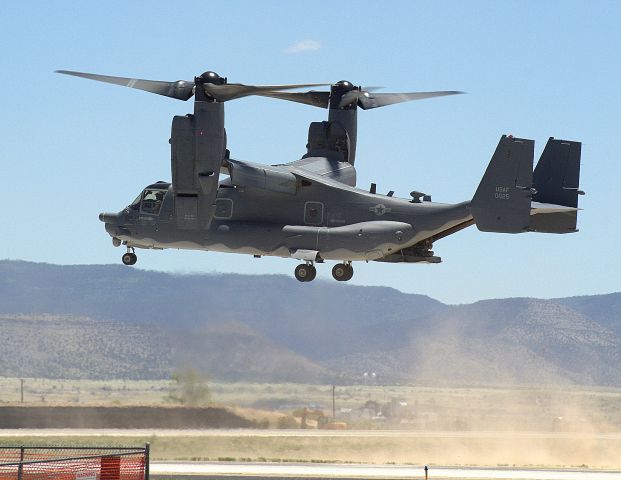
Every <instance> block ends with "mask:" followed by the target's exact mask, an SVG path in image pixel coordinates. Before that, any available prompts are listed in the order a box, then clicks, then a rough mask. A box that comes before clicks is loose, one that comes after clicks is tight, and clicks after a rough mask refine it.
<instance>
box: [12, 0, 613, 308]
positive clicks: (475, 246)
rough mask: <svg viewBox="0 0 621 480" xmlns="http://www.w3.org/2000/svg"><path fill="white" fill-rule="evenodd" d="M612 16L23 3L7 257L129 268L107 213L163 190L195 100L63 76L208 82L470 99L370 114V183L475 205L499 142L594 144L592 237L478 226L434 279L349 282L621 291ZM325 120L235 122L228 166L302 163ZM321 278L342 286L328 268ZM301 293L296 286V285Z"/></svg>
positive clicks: (455, 5) (413, 288)
mask: <svg viewBox="0 0 621 480" xmlns="http://www.w3.org/2000/svg"><path fill="white" fill-rule="evenodd" d="M620 24H621V4H620V3H619V2H615V1H610V2H605V1H599V2H571V1H567V2H553V1H530V2H525V1H520V2H496V1H489V2H484V1H474V2H414V1H403V2H377V3H375V2H364V1H363V2H353V3H351V2H350V3H338V2H326V1H316V2H312V3H307V2H275V1H274V2H260V3H259V2H250V1H247V2H244V1H227V2H206V1H203V2H194V1H185V2H182V3H177V4H175V3H171V2H154V1H151V2H139V1H136V2H120V1H119V2H114V1H112V2H64V1H56V2H43V1H34V2H27V3H23V2H10V3H7V4H6V5H3V12H2V15H1V17H0V48H1V49H2V59H3V63H4V65H3V68H2V69H1V71H0V80H1V84H2V86H3V88H2V91H1V93H0V95H1V100H2V110H3V114H2V115H1V116H0V127H1V128H2V132H3V135H2V138H3V142H2V144H1V146H0V166H1V170H0V171H1V173H2V178H3V179H4V182H3V199H4V201H3V204H4V208H3V209H2V214H1V217H0V218H1V219H2V235H1V236H0V258H11V259H24V260H31V261H38V262H51V263H59V264H82V263H119V262H120V256H121V254H122V250H121V249H115V248H113V247H112V245H111V241H110V238H109V236H108V235H107V234H106V233H105V231H104V230H103V224H101V223H100V222H99V221H98V219H97V215H98V213H99V212H101V211H118V210H120V209H121V208H122V207H123V206H125V205H126V204H128V203H129V202H130V201H131V200H133V198H134V197H135V196H136V195H137V194H138V193H139V191H140V190H141V189H142V188H143V187H144V186H145V185H147V184H149V183H151V182H153V181H156V180H169V179H170V158H169V145H168V138H169V134H170V121H171V118H172V116H173V115H176V114H185V113H187V112H190V111H191V108H192V105H191V104H190V103H183V102H179V101H176V100H172V99H167V98H163V97H158V96H155V95H149V94H147V93H143V92H139V91H133V90H129V89H124V88H120V87H116V86H111V85H105V84H98V83H95V82H90V81H87V80H82V79H75V78H70V77H65V76H61V75H58V74H54V73H53V71H54V70H56V69H69V70H80V71H87V72H95V73H103V74H109V75H119V76H133V77H139V78H150V79H159V80H177V79H189V80H191V79H192V78H193V76H194V75H196V74H200V73H201V72H203V71H205V70H215V71H217V72H219V73H220V74H221V75H223V76H227V77H228V78H229V81H232V82H241V83H249V84H270V83H308V82H335V81H338V80H341V79H348V80H350V81H352V82H353V83H355V84H362V85H383V86H385V87H387V89H386V91H426V90H445V89H450V90H453V89H454V90H464V91H466V92H468V94H467V95H461V96H455V97H447V98H439V99H431V100H424V101H420V102H413V103H409V104H402V105H396V106H392V107H387V108H383V109H377V110H372V111H366V112H361V113H360V117H359V134H358V138H359V141H358V155H357V162H356V166H357V168H358V179H359V185H360V186H363V187H366V186H367V185H368V184H369V183H370V182H375V183H377V185H378V190H379V191H380V192H382V191H388V190H395V191H396V195H397V196H401V197H407V196H408V194H409V192H410V191H411V190H420V191H425V192H428V193H431V194H432V195H433V199H434V200H436V201H442V202H457V201H462V200H466V199H469V198H470V197H471V196H472V194H473V193H474V191H475V189H476V186H477V184H478V182H479V180H480V178H481V176H482V174H483V172H484V170H485V167H486V165H487V162H488V161H489V158H490V156H491V154H492V153H493V151H494V148H495V146H496V144H497V142H498V139H499V137H500V136H501V135H502V134H504V133H507V134H508V133H511V134H513V135H515V136H521V137H526V138H532V139H534V140H535V141H536V147H535V149H536V152H535V155H536V158H538V155H539V153H540V152H541V150H542V148H543V146H544V145H545V142H546V140H547V138H548V137H549V136H554V137H556V138H565V139H570V140H578V141H582V142H583V150H582V159H583V163H582V177H581V187H582V188H583V189H584V190H586V192H587V196H586V197H581V207H582V208H584V211H582V212H581V213H580V217H579V228H580V232H579V233H577V234H572V235H560V236H554V235H542V234H522V235H500V234H490V233H481V232H478V231H477V230H476V229H475V228H470V229H468V230H466V231H464V232H461V233H459V234H457V235H454V236H451V237H449V238H447V239H444V240H442V241H439V242H437V243H436V244H435V245H434V250H435V252H436V254H437V255H440V256H442V257H443V263H442V264H441V265H387V264H378V263H373V262H372V263H369V264H360V263H359V264H356V274H355V276H354V280H353V281H352V282H353V283H356V284H361V285H386V286H392V287H395V288H397V289H399V290H402V291H406V292H416V293H423V294H428V295H430V296H432V297H434V298H437V299H439V300H442V301H445V302H450V303H463V302H470V301H475V300H479V299H484V298H494V297H508V296H535V297H546V298H547V297H560V296H570V295H580V294H596V293H607V292H611V291H619V290H621V273H620V272H621V255H620V254H619V251H620V249H619V245H621V241H620V240H619V239H620V238H621V221H620V218H621V215H620V213H619V212H620V207H621V205H620V203H621V202H620V201H619V186H618V185H619V183H620V181H621V162H620V161H619V156H620V154H621V153H620V152H621V148H619V144H618V140H617V138H618V136H619V129H620V128H621V120H620V116H621V94H620V87H621V81H620V79H621V53H620V48H621V33H620V32H621V29H620V28H619V25H620ZM324 115H325V111H322V110H319V109H313V108H311V107H306V106H303V105H297V104H288V103H286V102H279V101H275V100H268V99H262V98H248V99H242V100H238V101H234V102H229V103H227V105H226V116H227V133H228V141H229V149H230V150H231V153H232V156H233V157H234V158H239V159H244V160H251V161H258V162H265V163H281V162H286V161H291V160H295V159H297V158H299V157H300V156H301V155H302V154H303V153H304V146H305V143H306V133H307V127H308V123H309V122H311V121H316V120H322V119H323V118H324ZM139 254H140V255H139V257H140V258H139V263H138V267H139V268H144V269H155V270H166V271H172V272H237V273H285V274H288V275H292V271H293V268H294V267H295V265H296V262H295V261H293V260H289V261H288V260H284V259H270V258H263V259H260V260H256V259H253V258H251V257H247V256H240V255H225V254H215V253H205V252H185V251H176V250H170V251H164V252H156V251H154V252H151V251H148V252H143V251H140V252H139ZM318 279H319V280H327V281H331V277H330V267H329V266H327V265H324V266H320V268H319V272H318ZM292 281H294V280H292Z"/></svg>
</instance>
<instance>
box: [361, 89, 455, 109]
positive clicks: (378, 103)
mask: <svg viewBox="0 0 621 480" xmlns="http://www.w3.org/2000/svg"><path fill="white" fill-rule="evenodd" d="M461 93H464V92H458V91H453V90H451V91H442V92H413V93H373V94H371V93H369V92H367V91H365V92H362V94H361V95H359V96H358V105H359V106H360V108H362V109H363V110H369V109H371V108H378V107H385V106H386V105H393V104H395V103H401V102H409V101H412V100H423V99H425V98H433V97H443V96H445V95H458V94H461Z"/></svg>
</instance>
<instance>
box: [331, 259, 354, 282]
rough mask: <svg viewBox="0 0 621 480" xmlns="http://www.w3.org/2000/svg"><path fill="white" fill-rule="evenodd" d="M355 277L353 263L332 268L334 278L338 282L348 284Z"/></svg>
mask: <svg viewBox="0 0 621 480" xmlns="http://www.w3.org/2000/svg"><path fill="white" fill-rule="evenodd" d="M353 276H354V267H352V266H351V262H347V263H337V264H336V265H334V267H333V268H332V277H334V280H336V281H337V282H347V281H348V280H351V279H352V277H353Z"/></svg>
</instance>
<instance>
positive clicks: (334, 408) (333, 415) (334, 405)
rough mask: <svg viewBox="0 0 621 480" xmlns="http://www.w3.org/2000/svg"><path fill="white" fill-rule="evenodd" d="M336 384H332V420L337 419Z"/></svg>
mask: <svg viewBox="0 0 621 480" xmlns="http://www.w3.org/2000/svg"><path fill="white" fill-rule="evenodd" d="M335 390H336V385H332V420H336V400H335V398H334V397H335Z"/></svg>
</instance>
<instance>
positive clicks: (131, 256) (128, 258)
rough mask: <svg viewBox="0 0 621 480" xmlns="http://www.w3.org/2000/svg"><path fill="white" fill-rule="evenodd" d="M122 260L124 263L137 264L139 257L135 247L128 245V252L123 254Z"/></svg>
mask: <svg viewBox="0 0 621 480" xmlns="http://www.w3.org/2000/svg"><path fill="white" fill-rule="evenodd" d="M121 261H122V262H123V265H135V264H136V262H137V261H138V257H137V256H136V254H135V253H134V249H133V248H131V247H127V253H125V254H123V256H122V257H121Z"/></svg>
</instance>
